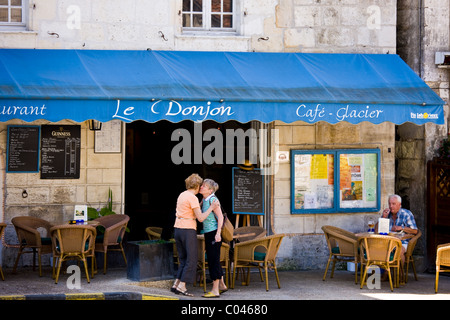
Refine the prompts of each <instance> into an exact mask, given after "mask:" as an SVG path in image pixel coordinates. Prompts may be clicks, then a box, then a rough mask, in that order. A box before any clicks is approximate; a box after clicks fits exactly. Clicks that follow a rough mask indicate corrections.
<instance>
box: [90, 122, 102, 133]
mask: <svg viewBox="0 0 450 320" xmlns="http://www.w3.org/2000/svg"><path fill="white" fill-rule="evenodd" d="M89 130H91V131H99V130H102V123H101V122H100V121H97V120H94V119H91V120H89Z"/></svg>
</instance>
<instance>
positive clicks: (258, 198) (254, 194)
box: [233, 168, 264, 215]
mask: <svg viewBox="0 0 450 320" xmlns="http://www.w3.org/2000/svg"><path fill="white" fill-rule="evenodd" d="M233 213H235V214H256V215H264V176H263V175H262V174H261V169H253V170H242V169H239V168H233Z"/></svg>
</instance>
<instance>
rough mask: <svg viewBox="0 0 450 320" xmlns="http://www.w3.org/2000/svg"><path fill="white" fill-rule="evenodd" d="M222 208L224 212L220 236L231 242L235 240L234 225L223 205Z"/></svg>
mask: <svg viewBox="0 0 450 320" xmlns="http://www.w3.org/2000/svg"><path fill="white" fill-rule="evenodd" d="M210 205H211V203H210ZM220 209H221V210H222V214H223V223H222V231H221V232H220V236H221V237H222V241H225V242H230V241H232V240H233V235H234V227H233V224H232V223H231V221H230V219H228V217H227V214H226V212H225V211H224V210H223V207H222V205H220ZM214 217H215V215H214Z"/></svg>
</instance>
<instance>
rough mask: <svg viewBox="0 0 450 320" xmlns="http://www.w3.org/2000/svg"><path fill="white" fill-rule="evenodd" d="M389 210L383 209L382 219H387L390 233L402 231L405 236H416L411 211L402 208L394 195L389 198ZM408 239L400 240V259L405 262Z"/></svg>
mask: <svg viewBox="0 0 450 320" xmlns="http://www.w3.org/2000/svg"><path fill="white" fill-rule="evenodd" d="M388 202H389V209H384V211H383V214H382V216H381V217H382V218H388V219H389V230H390V231H391V232H399V231H403V232H405V234H412V235H415V234H417V225H416V221H415V220H414V216H413V214H412V213H411V211H409V210H407V209H404V208H402V198H401V197H400V196H398V195H396V194H394V195H390V196H389V200H388ZM409 240H410V238H408V239H403V240H402V252H401V259H402V264H404V262H405V252H406V249H407V248H408V242H409Z"/></svg>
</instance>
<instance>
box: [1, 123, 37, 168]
mask: <svg viewBox="0 0 450 320" xmlns="http://www.w3.org/2000/svg"><path fill="white" fill-rule="evenodd" d="M6 161H7V165H6V172H38V171H39V126H8V143H7V152H6Z"/></svg>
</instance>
